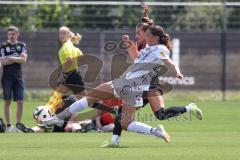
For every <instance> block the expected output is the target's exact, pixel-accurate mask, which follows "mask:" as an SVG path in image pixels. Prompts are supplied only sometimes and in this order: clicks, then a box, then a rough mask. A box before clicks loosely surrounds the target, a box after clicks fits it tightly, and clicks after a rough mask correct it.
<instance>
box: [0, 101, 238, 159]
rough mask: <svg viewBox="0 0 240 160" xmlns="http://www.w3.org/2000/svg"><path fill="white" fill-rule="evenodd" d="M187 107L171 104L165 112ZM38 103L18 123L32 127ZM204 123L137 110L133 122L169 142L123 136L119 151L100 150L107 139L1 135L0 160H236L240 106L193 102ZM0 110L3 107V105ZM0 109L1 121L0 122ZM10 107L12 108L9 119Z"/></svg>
mask: <svg viewBox="0 0 240 160" xmlns="http://www.w3.org/2000/svg"><path fill="white" fill-rule="evenodd" d="M186 103H187V102H182V101H181V102H179V101H170V102H167V104H166V106H173V105H184V104H186ZM40 104H43V103H41V102H26V103H25V112H24V118H23V121H24V122H25V123H26V124H27V125H28V126H33V125H34V120H33V118H32V111H33V108H34V107H35V106H37V105H40ZM197 104H198V105H199V106H200V108H201V109H202V110H203V113H204V119H203V120H202V121H199V120H196V119H195V118H194V117H191V116H190V115H189V114H186V115H185V116H182V117H178V118H177V119H176V118H174V119H170V120H166V121H156V120H155V119H154V118H153V116H151V110H150V107H146V108H144V109H142V110H141V111H140V112H139V113H138V114H137V119H138V120H141V121H144V122H146V123H148V124H150V125H153V126H156V125H157V124H159V123H162V124H164V126H165V128H166V130H167V131H168V132H169V133H170V135H171V137H172V142H171V143H169V144H166V143H165V142H164V141H162V140H161V139H157V138H155V137H151V136H145V135H139V134H135V133H127V132H123V134H122V138H121V146H122V147H121V148H99V147H98V146H99V145H101V144H102V142H103V141H104V140H108V139H110V138H111V134H110V133H87V134H84V133H78V134H77V133H58V134H54V133H44V134H23V133H11V134H0V160H17V159H19V160H23V159H24V160H32V159H35V160H43V159H45V160H66V159H67V160H75V159H78V160H81V159H88V160H95V159H96V160H100V159H101V160H107V159H113V160H118V159H122V160H130V159H131V160H132V159H137V160H141V159H142V160H146V159H150V160H155V159H156V160H239V159H240V118H239V117H240V102H239V101H228V102H219V101H215V102H214V101H209V102H197ZM2 106H3V104H2ZM2 110H3V107H2V109H1V112H0V115H1V117H2V116H3V112H2ZM14 114H15V105H13V106H12V117H13V119H14V117H15V116H14Z"/></svg>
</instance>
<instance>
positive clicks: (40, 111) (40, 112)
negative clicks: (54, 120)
mask: <svg viewBox="0 0 240 160" xmlns="http://www.w3.org/2000/svg"><path fill="white" fill-rule="evenodd" d="M52 116H53V114H52V113H51V111H50V109H49V108H48V107H46V106H38V107H37V108H36V109H35V110H34V112H33V118H34V119H35V120H36V122H37V124H38V126H42V121H43V120H47V119H49V118H51V117H52ZM44 127H46V126H44Z"/></svg>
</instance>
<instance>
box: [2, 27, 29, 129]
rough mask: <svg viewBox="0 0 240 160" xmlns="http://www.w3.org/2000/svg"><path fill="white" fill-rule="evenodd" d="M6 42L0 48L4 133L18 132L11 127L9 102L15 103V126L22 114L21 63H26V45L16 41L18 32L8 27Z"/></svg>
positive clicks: (16, 29)
mask: <svg viewBox="0 0 240 160" xmlns="http://www.w3.org/2000/svg"><path fill="white" fill-rule="evenodd" d="M7 37H8V40H7V41H6V42H3V43H2V44H1V46H0V53H1V54H0V56H1V58H0V61H1V64H2V67H3V75H2V87H3V95H4V100H5V106H4V113H5V118H6V124H7V127H6V132H18V131H19V130H18V129H17V128H15V127H13V126H12V124H11V118H10V106H11V100H12V98H13V100H14V101H16V102H17V113H16V126H17V125H18V124H20V123H21V119H22V112H23V93H24V82H23V78H22V67H21V65H22V64H23V63H26V61H27V49H26V44H25V43H23V42H20V41H18V37H19V30H18V28H17V27H15V26H10V27H9V28H8V30H7Z"/></svg>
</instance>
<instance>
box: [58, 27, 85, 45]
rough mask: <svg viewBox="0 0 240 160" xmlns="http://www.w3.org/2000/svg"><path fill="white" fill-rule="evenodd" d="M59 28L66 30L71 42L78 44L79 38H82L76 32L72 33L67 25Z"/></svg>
mask: <svg viewBox="0 0 240 160" xmlns="http://www.w3.org/2000/svg"><path fill="white" fill-rule="evenodd" d="M59 30H66V31H67V32H68V33H69V35H70V40H71V42H72V43H73V44H79V42H80V40H81V39H82V36H81V35H80V34H79V33H77V34H75V33H73V32H72V31H71V30H70V29H69V28H68V27H66V26H62V27H61V28H60V29H59Z"/></svg>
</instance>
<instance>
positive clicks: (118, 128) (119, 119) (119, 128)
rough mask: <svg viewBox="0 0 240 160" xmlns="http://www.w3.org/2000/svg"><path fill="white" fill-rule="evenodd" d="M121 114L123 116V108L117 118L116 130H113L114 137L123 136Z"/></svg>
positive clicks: (119, 110)
mask: <svg viewBox="0 0 240 160" xmlns="http://www.w3.org/2000/svg"><path fill="white" fill-rule="evenodd" d="M121 114H122V108H119V109H118V115H117V116H116V118H115V122H114V128H113V135H118V136H119V137H120V136H121V133H122V126H121Z"/></svg>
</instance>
